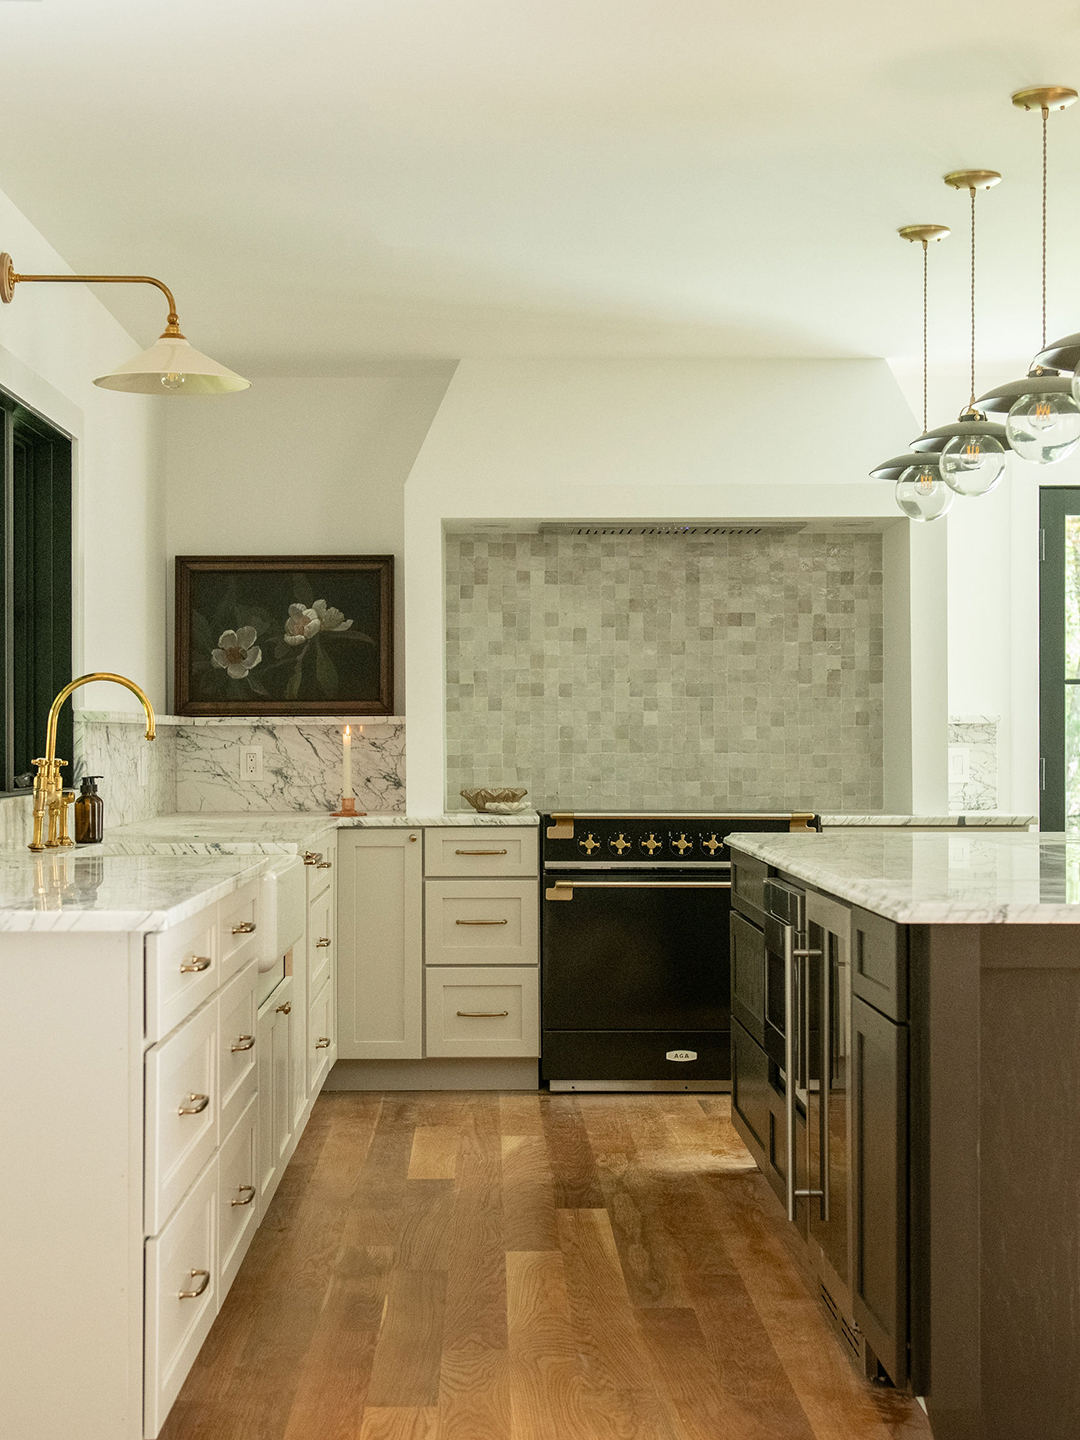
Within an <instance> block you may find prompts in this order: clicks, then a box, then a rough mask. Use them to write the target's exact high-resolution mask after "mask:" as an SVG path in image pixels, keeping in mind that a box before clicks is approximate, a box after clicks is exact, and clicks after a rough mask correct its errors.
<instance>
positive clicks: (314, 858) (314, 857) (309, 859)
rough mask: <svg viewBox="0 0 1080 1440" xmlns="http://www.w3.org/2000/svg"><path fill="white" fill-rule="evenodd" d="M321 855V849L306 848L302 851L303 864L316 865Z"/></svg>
mask: <svg viewBox="0 0 1080 1440" xmlns="http://www.w3.org/2000/svg"><path fill="white" fill-rule="evenodd" d="M322 855H323V852H322V851H321V850H306V851H305V852H304V864H305V865H317V864H318V863H319V861H320V860H321V859H322Z"/></svg>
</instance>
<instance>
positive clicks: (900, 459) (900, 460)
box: [870, 225, 954, 522]
mask: <svg viewBox="0 0 1080 1440" xmlns="http://www.w3.org/2000/svg"><path fill="white" fill-rule="evenodd" d="M897 233H898V234H899V235H900V237H901V239H903V240H910V241H911V242H912V243H914V242H916V241H918V242H919V243H920V244H921V245H922V248H923V331H922V340H923V354H922V359H923V433H922V435H921V436H920V438H919V439H918V440H916V441H914V442H913V444H912V447H911V453H910V454H908V455H897V456H895V457H894V458H893V459H892V460H885V461H883V462H882V463H881V464H880V465H878V466H876V467H875V468H874V469H873V470H871V471H870V478H871V479H872V480H892V481H895V483H896V492H895V493H896V503H897V506H898V507H899V509H900V510H901V511H902V512H903V514H905V515H906V516H907V517H908V519H909V520H916V521H920V522H925V521H928V520H938V519H940V517H941V516H942V515H944V514H945V512H946V511H947V510H948V508H949V506H950V505H951V504H952V502H953V498H954V497H953V492H952V490H950V489H949V487H948V485H946V484H945V482H944V480H943V479H942V478H941V472H940V470H939V469H938V456H937V454H936V453H935V450H936V446H935V445H934V444H933V443H931V447H930V451H929V453H927V454H920V453H919V447H920V445H921V444H922V443H923V442H924V441H926V440H927V439H929V437H928V435H927V431H926V414H927V405H926V387H927V295H928V289H927V281H928V274H929V269H928V267H929V252H930V241H931V240H944V239H945V237H946V235H949V234H950V233H951V232H950V230H949V227H948V226H947V225H904V226H902V227H901V228H900V230H899V231H898V232H897Z"/></svg>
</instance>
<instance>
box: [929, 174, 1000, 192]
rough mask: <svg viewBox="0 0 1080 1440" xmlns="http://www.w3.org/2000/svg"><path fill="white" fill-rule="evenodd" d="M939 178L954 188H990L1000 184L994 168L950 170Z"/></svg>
mask: <svg viewBox="0 0 1080 1440" xmlns="http://www.w3.org/2000/svg"><path fill="white" fill-rule="evenodd" d="M941 178H942V179H943V180H944V181H945V184H946V185H951V186H952V188H953V189H954V190H991V189H992V188H993V187H994V186H995V185H1000V184H1001V176H1000V175H999V173H998V172H997V171H996V170H950V171H949V173H948V175H943V176H942V177H941Z"/></svg>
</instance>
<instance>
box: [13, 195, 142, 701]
mask: <svg viewBox="0 0 1080 1440" xmlns="http://www.w3.org/2000/svg"><path fill="white" fill-rule="evenodd" d="M0 250H6V251H8V252H9V253H10V254H11V255H12V256H13V258H14V261H15V269H16V270H17V271H22V272H24V273H27V274H32V273H35V272H41V273H46V274H49V273H52V274H57V273H68V274H70V273H71V270H72V267H71V266H70V265H69V264H67V262H66V261H65V260H64V259H63V257H62V256H60V255H58V254H57V253H56V251H55V250H53V249H52V247H51V246H50V245H49V244H47V242H46V241H45V239H44V237H43V236H42V235H40V234H39V233H38V231H37V230H35V229H34V227H33V226H32V225H31V224H30V222H29V221H28V220H27V218H26V217H25V216H24V215H23V214H22V213H21V212H20V211H19V210H18V209H17V208H16V207H15V205H14V204H13V203H12V202H11V201H10V200H9V199H8V197H7V196H6V195H4V194H3V193H2V192H0ZM163 323H164V311H163V307H162V305H161V303H160V297H158V298H157V299H155V298H153V292H151V291H150V290H149V289H147V334H146V337H145V338H144V339H142V340H139V341H137V340H134V339H132V337H131V336H130V335H129V334H128V333H127V332H126V331H125V330H124V329H122V327H121V326H120V325H119V324H118V323H117V322H116V321H115V320H114V319H113V318H112V316H111V315H110V314H109V313H108V311H107V310H106V309H105V308H104V306H103V305H101V304H100V302H99V301H98V300H97V299H96V298H95V297H94V295H92V294H91V293H90V291H89V290H87V289H86V288H85V287H84V286H81V285H20V286H17V287H16V292H15V298H14V300H13V302H12V303H11V304H10V305H4V306H0V386H3V388H4V389H5V390H7V391H9V392H10V393H12V394H14V395H16V396H17V397H18V398H19V399H20V400H22V401H23V402H24V403H25V404H26V405H28V406H29V407H30V408H32V409H34V410H36V411H37V412H38V413H39V414H41V415H43V416H44V417H45V418H46V419H47V420H50V421H51V422H52V423H53V424H55V425H57V426H59V428H60V429H62V430H65V431H67V432H68V433H69V434H70V435H71V436H72V437H73V438H74V440H75V447H74V448H75V453H74V464H75V506H76V515H75V523H76V540H75V544H76V557H75V577H74V578H75V617H76V634H75V654H74V656H73V664H74V669H75V673H76V674H80V673H83V672H84V671H87V670H114V671H118V672H119V673H120V674H123V675H128V676H130V677H131V678H132V679H134V680H136V681H138V682H139V683H140V684H141V685H143V686H144V688H145V689H146V690H147V691H148V693H149V695H150V698H151V700H152V701H153V702H154V703H155V704H156V705H160V706H164V704H165V649H164V644H163V639H164V634H165V525H164V502H163V491H162V484H161V473H162V449H161V446H162V424H161V421H162V407H163V406H164V405H165V403H166V402H165V401H164V400H157V399H155V398H153V397H151V396H139V395H123V394H117V393H115V392H113V391H109V390H100V389H98V388H97V387H96V386H95V385H93V384H92V381H93V378H94V376H95V375H101V374H103V373H104V372H105V371H107V370H109V369H111V368H113V367H114V366H115V365H116V364H118V363H120V362H121V361H124V360H128V359H130V358H131V356H132V355H133V354H135V353H136V352H137V351H138V350H140V349H142V348H143V347H144V346H145V345H146V344H149V343H150V340H151V338H152V337H153V335H156V334H157V333H158V331H159V330H160V328H161V325H162V324H163ZM155 327H156V328H155ZM78 699H79V701H80V703H81V704H82V705H83V706H86V707H99V708H102V709H111V710H119V709H125V708H131V706H133V705H134V704H135V701H134V697H133V696H131V695H130V694H129V693H128V692H127V691H126V690H122V689H120V688H118V687H116V686H104V685H100V686H92V687H88V688H87V689H86V690H85V691H83V692H82V694H81V695H80V696H79V697H78Z"/></svg>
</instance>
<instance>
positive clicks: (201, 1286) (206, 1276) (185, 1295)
mask: <svg viewBox="0 0 1080 1440" xmlns="http://www.w3.org/2000/svg"><path fill="white" fill-rule="evenodd" d="M199 1275H201V1276H202V1279H201V1280H200V1281H199V1283H198V1285H196V1286H195V1289H194V1290H181V1291H179V1298H180V1299H181V1300H197V1299H198V1298H199V1296H200V1295H201V1294H202V1293H203V1291H204V1290H205V1289H206V1287H207V1286H208V1285H209V1284H210V1271H209V1270H192V1272H191V1278H192V1279H193V1280H194V1279H195V1278H196V1277H197V1276H199Z"/></svg>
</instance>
